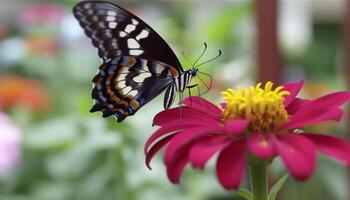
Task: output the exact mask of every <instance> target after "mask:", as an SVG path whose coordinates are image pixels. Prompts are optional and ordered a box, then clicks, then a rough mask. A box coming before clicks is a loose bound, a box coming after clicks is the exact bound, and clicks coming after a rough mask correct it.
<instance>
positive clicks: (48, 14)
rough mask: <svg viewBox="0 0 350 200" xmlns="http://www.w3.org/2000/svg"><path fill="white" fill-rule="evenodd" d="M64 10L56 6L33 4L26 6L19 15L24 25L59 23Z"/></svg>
mask: <svg viewBox="0 0 350 200" xmlns="http://www.w3.org/2000/svg"><path fill="white" fill-rule="evenodd" d="M63 16H64V9H63V7H62V6H60V5H57V4H44V3H43V4H35V5H32V6H28V7H27V8H26V9H25V10H24V11H23V12H22V14H21V15H20V21H21V23H23V24H24V25H34V24H39V23H53V24H55V23H59V22H61V20H62V19H63Z"/></svg>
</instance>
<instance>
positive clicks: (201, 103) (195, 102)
mask: <svg viewBox="0 0 350 200" xmlns="http://www.w3.org/2000/svg"><path fill="white" fill-rule="evenodd" d="M183 103H184V104H185V105H187V106H189V107H191V108H194V109H198V110H201V111H203V112H207V113H208V112H209V113H211V114H213V115H215V116H217V117H219V116H220V115H221V110H220V109H219V108H218V107H217V106H216V105H215V104H213V103H211V102H210V101H207V100H205V99H202V98H200V97H197V96H192V97H188V98H186V99H185V100H184V101H183Z"/></svg>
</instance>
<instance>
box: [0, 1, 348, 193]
mask: <svg viewBox="0 0 350 200" xmlns="http://www.w3.org/2000/svg"><path fill="white" fill-rule="evenodd" d="M77 2H78V0H67V1H43V0H42V1H39V0H38V1H34V0H0V109H1V112H0V199H5V200H80V199H84V200H115V199H116V200H148V199H152V200H155V199H164V198H166V199H168V200H224V199H239V198H238V197H236V196H235V195H234V193H233V192H230V191H225V190H224V189H222V188H221V187H220V186H219V184H218V183H217V181H216V178H215V170H214V165H213V163H212V164H211V165H209V167H207V168H206V169H205V170H204V171H203V172H198V171H194V170H192V169H190V168H188V169H187V170H186V172H185V175H184V176H183V178H182V180H181V184H180V185H176V186H174V185H172V184H171V183H170V182H169V181H168V180H167V178H166V173H165V168H164V166H163V165H162V160H161V157H160V156H158V157H157V158H156V159H155V160H154V161H153V163H152V166H153V170H152V171H150V170H148V169H147V168H146V166H145V164H144V154H143V145H144V142H145V140H146V139H147V137H148V136H149V135H150V134H151V133H152V131H154V130H155V128H156V127H152V126H151V124H152V118H153V116H154V115H155V114H156V113H157V112H159V111H161V110H162V109H163V108H162V107H163V106H162V105H163V103H162V100H163V95H160V96H159V97H158V98H156V99H155V100H154V101H152V102H150V103H148V104H147V105H146V106H144V107H143V108H142V109H141V110H139V111H138V113H137V114H136V115H135V116H133V117H129V118H127V120H125V121H124V122H123V123H121V124H119V123H116V122H115V120H114V119H113V118H106V119H104V118H102V117H101V115H100V114H99V113H93V114H91V113H89V112H88V111H89V109H90V107H91V106H92V100H91V98H90V93H91V79H92V78H93V76H94V75H95V73H96V71H97V69H98V66H99V65H100V63H101V62H100V59H99V58H98V56H97V53H96V50H95V49H94V48H93V46H92V45H91V44H90V41H89V40H88V39H87V38H86V36H85V35H84V34H83V31H82V29H81V28H80V27H79V25H78V23H77V21H76V20H75V19H74V17H73V15H72V12H71V10H72V7H73V6H74V5H75V4H76V3H77ZM113 2H115V1H113ZM266 2H268V1H266ZM266 2H265V3H266ZM115 3H118V5H121V6H123V7H125V8H126V9H128V10H130V11H131V12H133V13H135V14H137V15H138V16H140V17H141V18H142V19H144V20H145V21H146V22H147V23H148V24H149V25H151V26H152V27H153V28H154V29H155V30H157V31H158V32H159V34H160V35H162V36H163V37H164V39H165V40H166V41H167V42H168V43H169V45H170V46H171V47H172V48H173V50H174V51H175V53H176V54H177V55H178V57H179V59H180V60H181V62H182V63H183V65H184V66H185V68H186V67H188V66H190V65H191V64H192V63H191V62H193V61H194V60H195V59H196V58H197V57H198V55H199V54H200V53H201V51H202V49H203V42H207V43H208V51H207V52H206V54H205V56H204V58H203V60H205V59H209V58H212V57H213V56H215V55H216V54H217V51H218V49H221V50H222V51H223V55H222V56H221V57H220V58H219V59H217V60H215V61H213V62H211V63H209V64H207V65H205V66H203V67H201V70H203V71H204V72H207V73H210V74H212V76H213V78H214V83H213V86H212V88H211V91H210V92H209V93H207V94H206V95H205V96H204V97H205V98H208V99H211V100H213V101H214V102H217V103H219V102H220V100H221V98H220V91H221V90H223V89H226V88H227V87H236V86H238V85H242V86H246V85H250V84H253V83H255V82H256V80H257V77H259V74H257V73H258V71H259V70H257V68H258V62H257V59H256V54H257V45H256V44H257V28H256V27H257V26H256V17H257V15H256V1H250V0H231V1H228V0H227V1H214V0H213V1H199V0H198V1H184V0H183V1H118V2H115ZM346 5H347V4H346V1H345V0H280V1H279V2H278V7H277V8H278V14H277V18H278V23H277V25H278V29H277V33H278V34H277V41H278V42H279V47H280V48H279V50H280V54H281V56H282V62H283V65H282V66H283V74H282V75H281V77H280V79H281V82H285V81H292V80H294V81H296V80H300V79H305V80H306V85H305V87H304V89H303V91H302V95H303V96H305V97H318V96H321V95H323V94H325V93H327V92H331V91H335V90H346V82H347V79H346V73H344V72H345V70H344V69H345V67H344V66H345V64H344V55H345V52H344V50H343V49H344V36H345V35H344V33H343V30H344V24H345V20H346V14H345V12H346ZM349 37H350V36H349ZM181 51H184V52H185V54H186V55H187V57H188V58H189V60H190V61H189V60H186V59H185V58H184V56H182V55H181ZM266 51H269V47H267V49H266ZM268 73H271V74H273V73H275V72H274V71H268ZM202 89H205V88H202ZM309 129H311V130H313V131H317V132H321V133H328V134H330V133H332V134H337V135H339V136H340V137H346V123H345V120H343V121H341V122H340V123H333V122H330V123H322V124H320V125H318V126H315V127H309ZM284 173H285V170H284V167H283V166H282V165H281V162H280V161H279V160H278V159H275V160H274V161H273V163H272V166H271V168H270V179H271V180H272V183H273V181H274V180H276V179H278V178H279V177H280V176H282V175H283V174H284ZM348 177H349V175H348V172H347V169H346V168H345V167H344V166H343V165H341V164H339V163H336V162H335V161H333V160H330V159H328V158H325V157H322V156H319V157H318V165H317V170H316V172H315V173H314V175H313V176H312V178H311V179H309V180H308V181H306V182H295V181H294V180H292V179H290V180H288V182H287V184H286V185H285V187H284V188H283V190H282V191H281V194H280V197H279V199H283V200H295V199H299V200H304V199H305V200H306V199H308V200H313V199H322V200H328V199H329V200H345V199H350V197H349V191H348V190H349V182H348V179H349V178H348ZM246 179H247V176H246ZM242 186H243V187H249V186H248V185H247V181H244V183H243V184H242Z"/></svg>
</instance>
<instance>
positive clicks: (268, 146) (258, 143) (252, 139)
mask: <svg viewBox="0 0 350 200" xmlns="http://www.w3.org/2000/svg"><path fill="white" fill-rule="evenodd" d="M247 146H248V148H249V150H250V151H251V152H252V153H253V154H254V155H256V156H258V157H261V158H263V159H270V158H272V157H274V156H276V154H277V152H276V149H275V145H274V142H273V141H271V139H270V136H266V135H263V134H261V133H253V134H251V135H250V136H249V138H248V141H247Z"/></svg>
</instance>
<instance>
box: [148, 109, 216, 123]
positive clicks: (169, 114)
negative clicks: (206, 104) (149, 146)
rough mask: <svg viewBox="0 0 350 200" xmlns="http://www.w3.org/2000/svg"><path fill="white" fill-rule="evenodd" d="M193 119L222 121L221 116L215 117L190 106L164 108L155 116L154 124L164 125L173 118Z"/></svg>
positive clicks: (213, 121)
mask: <svg viewBox="0 0 350 200" xmlns="http://www.w3.org/2000/svg"><path fill="white" fill-rule="evenodd" d="M193 119H199V120H201V121H203V124H204V123H211V124H213V123H217V122H219V121H220V118H219V117H217V118H213V117H210V116H209V115H208V114H207V113H205V112H201V111H198V110H195V109H191V108H188V107H182V108H180V107H177V108H171V109H166V110H163V111H162V112H159V113H158V114H157V115H156V116H155V117H154V118H153V125H158V126H163V125H164V124H165V123H168V122H169V121H173V120H184V121H188V120H193Z"/></svg>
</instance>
